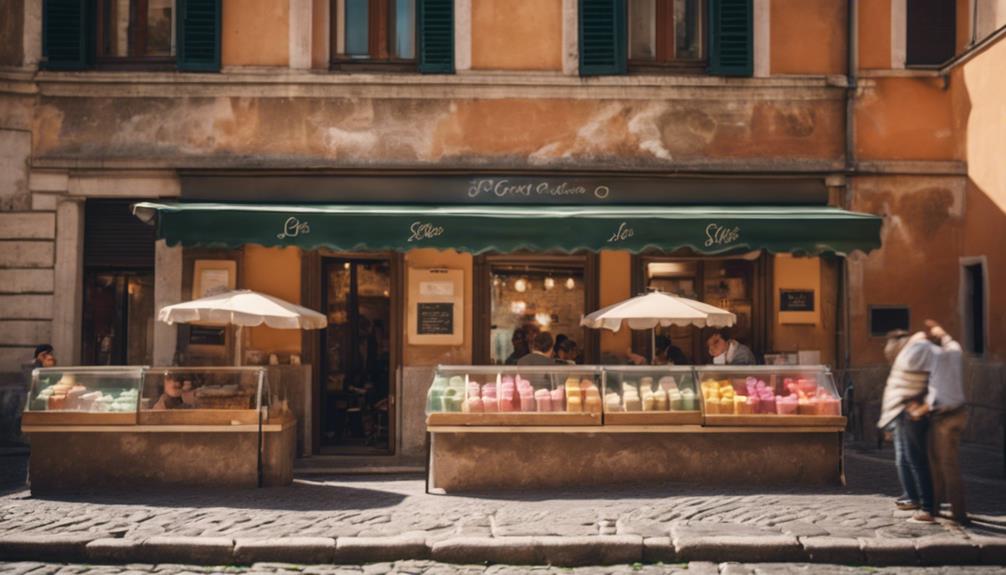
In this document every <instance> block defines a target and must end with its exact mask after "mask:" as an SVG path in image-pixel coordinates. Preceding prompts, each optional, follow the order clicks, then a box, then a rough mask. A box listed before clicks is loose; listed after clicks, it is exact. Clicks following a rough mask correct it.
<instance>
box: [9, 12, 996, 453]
mask: <svg viewBox="0 0 1006 575" xmlns="http://www.w3.org/2000/svg"><path fill="white" fill-rule="evenodd" d="M31 4H33V3H31V2H12V3H7V4H6V5H5V7H4V8H3V9H2V10H4V11H6V12H7V13H6V14H3V15H2V17H0V20H2V21H4V22H7V23H8V24H5V26H6V28H5V35H4V37H3V39H2V40H0V161H2V162H3V164H4V165H6V166H11V167H12V168H11V169H10V170H4V172H5V173H4V174H0V210H2V211H0V222H3V223H2V225H0V230H2V231H0V245H2V247H0V334H2V335H0V337H2V338H5V339H3V340H2V341H0V371H3V372H9V373H15V372H17V371H19V369H20V365H21V364H22V363H23V362H24V360H25V357H26V356H25V353H27V352H29V351H30V349H31V347H32V346H33V345H34V344H35V343H37V342H39V341H52V342H53V343H54V344H56V346H57V349H58V350H60V354H61V357H62V358H63V360H64V362H65V363H76V362H81V361H83V358H82V344H81V337H82V336H81V333H82V330H84V325H83V319H82V318H83V317H84V311H83V310H82V307H83V306H84V304H83V302H82V300H81V297H82V293H83V289H82V287H81V286H82V283H83V282H84V281H85V271H86V270H85V268H86V266H85V265H84V263H82V262H83V260H82V258H83V255H82V254H83V250H84V246H83V237H84V235H85V233H86V230H85V225H86V221H85V217H84V213H85V211H84V210H85V208H84V207H85V205H86V204H87V202H93V201H96V200H110V199H119V200H133V201H141V200H144V199H178V198H179V197H181V198H182V199H184V198H185V195H186V183H185V182H186V180H185V178H186V177H187V176H190V175H193V174H195V175H199V176H206V175H210V176H213V175H216V176H229V175H232V174H236V173H244V174H247V173H252V174H256V173H258V174H263V175H269V174H272V175H275V174H300V175H318V174H322V175H324V176H326V177H332V178H339V177H343V176H367V175H380V174H384V175H387V174H397V175H406V176H407V175H409V174H452V175H457V174H461V175H478V174H487V173H488V174H493V173H503V174H525V173H531V174H537V175H543V176H544V177H551V176H557V175H558V176H562V175H564V174H571V173H573V174H575V173H590V174H602V175H605V176H614V177H627V176H633V175H639V174H644V175H659V176H666V177H676V176H682V175H685V176H694V177H698V178H708V179H724V180H731V181H740V182H741V185H740V186H739V188H740V189H743V182H744V181H745V179H750V180H757V179H759V178H765V177H776V178H810V179H814V180H816V181H818V182H819V183H820V186H821V187H822V188H826V190H827V196H828V203H829V204H830V205H832V206H837V207H843V208H846V209H851V210H855V211H861V212H869V213H873V214H877V215H881V216H883V218H884V225H883V229H882V242H883V245H882V247H881V248H880V249H878V250H875V251H873V252H871V253H869V254H863V253H858V252H857V253H852V254H848V256H847V257H831V256H825V257H821V258H815V262H814V263H813V265H810V266H808V265H806V264H807V262H806V261H801V258H790V257H788V256H784V257H779V256H773V255H769V254H763V255H761V256H757V255H756V256H754V257H760V258H763V259H762V260H761V261H760V263H755V264H751V265H752V266H754V267H753V268H752V269H755V270H756V271H754V272H752V273H753V274H754V275H753V276H752V279H751V282H752V283H759V285H762V286H763V287H762V288H759V289H761V290H763V293H761V295H760V296H757V297H761V298H762V299H763V300H764V303H763V304H757V303H755V304H754V305H753V311H751V310H749V311H748V313H749V315H751V316H752V327H751V333H757V334H758V335H757V336H756V337H757V345H758V347H759V349H758V351H759V352H760V353H770V352H781V353H795V352H797V351H815V352H819V353H820V361H821V362H823V363H827V364H829V365H831V366H832V367H833V369H834V370H835V372H836V374H837V376H838V379H839V381H840V382H841V384H842V386H843V387H848V386H850V385H851V386H854V388H855V399H854V401H855V404H854V407H855V409H856V410H858V412H859V413H860V414H861V415H862V417H860V418H859V419H858V421H859V424H860V425H859V427H858V428H856V429H852V430H850V431H851V432H852V433H854V434H855V435H857V436H863V437H871V436H872V434H873V433H875V430H873V426H872V421H874V420H875V419H876V414H877V410H878V407H877V402H878V399H879V393H880V390H881V388H882V385H883V379H884V377H885V376H886V366H885V365H884V362H883V355H882V348H883V341H884V340H883V337H881V336H879V335H878V333H877V331H876V329H874V328H873V325H872V324H873V322H874V321H877V319H876V317H874V316H873V315H871V314H873V313H874V310H877V309H889V308H898V309H905V310H907V314H908V317H909V318H910V319H909V322H910V327H911V328H913V329H916V328H919V327H921V323H922V321H923V320H924V319H927V318H933V319H937V320H939V321H941V322H942V323H943V324H944V325H946V326H947V328H948V330H949V331H950V332H951V333H953V334H955V335H958V336H959V338H960V339H962V340H964V339H968V337H971V336H965V335H964V334H965V332H966V331H967V330H968V329H972V328H973V325H974V322H975V321H979V322H980V323H981V325H982V326H984V327H983V328H982V329H983V330H984V333H983V334H982V338H981V339H982V341H981V346H980V347H981V349H980V350H979V351H975V352H974V353H971V354H970V356H969V358H968V393H969V402H970V404H971V406H972V418H971V424H970V428H969V431H968V438H969V439H970V440H973V441H980V442H985V443H1001V442H1002V441H1003V417H1004V416H1003V414H1004V407H1006V392H1004V388H1006V370H1004V369H1003V362H1004V361H1006V298H1004V297H1003V294H1004V293H1006V290H1004V286H1006V250H1004V249H1003V248H1004V246H1006V211H1004V210H1006V171H1004V168H1003V165H1004V164H1003V162H1002V158H1003V157H1006V104H1004V103H1003V102H1004V101H1006V99H1004V98H1003V97H1002V94H1004V93H1006V80H1004V78H1003V75H1002V74H1001V70H1004V69H1006V41H1003V40H1001V35H999V36H998V38H1000V39H997V37H996V35H995V34H992V35H989V36H988V38H984V39H983V38H981V37H977V36H976V35H975V34H973V30H972V27H973V26H972V24H971V22H972V21H974V20H975V19H974V18H972V12H971V10H972V8H971V7H970V6H971V5H972V3H970V2H968V1H967V0H958V2H957V7H958V10H957V13H958V18H957V38H956V48H957V50H956V53H957V59H956V60H953V61H951V62H948V63H947V64H946V65H944V66H941V67H935V68H927V69H919V68H912V67H911V66H908V67H906V65H905V63H904V36H905V26H906V24H905V20H906V15H905V10H904V2H901V3H900V4H899V2H897V1H896V0H871V1H870V2H860V3H857V4H858V5H857V7H856V9H855V10H850V7H849V5H848V2H847V0H816V1H814V2H806V1H805V0H753V2H752V6H753V34H754V39H753V51H754V55H753V69H754V73H753V76H752V77H745V78H729V77H718V76H711V75H707V74H705V73H703V72H702V71H698V72H696V71H695V70H691V71H688V72H680V71H674V70H668V71H665V72H653V71H647V72H638V73H631V70H630V73H629V74H626V75H618V76H598V77H590V78H585V77H580V76H579V75H578V73H577V58H578V52H577V49H578V48H577V42H576V32H577V17H578V15H577V2H575V1H572V0H521V1H511V0H456V2H455V3H454V6H455V13H454V26H455V35H454V38H455V40H454V50H455V56H454V62H455V68H456V71H455V73H454V74H450V75H437V76H432V75H421V74H418V73H415V72H400V71H396V72H394V73H385V72H383V71H381V70H361V71H359V72H346V71H344V70H332V69H330V63H331V59H332V53H333V49H332V46H333V45H334V44H333V43H336V42H339V41H340V40H339V39H338V38H339V37H340V36H339V33H337V31H336V30H334V29H333V26H336V27H337V26H338V25H339V24H338V18H332V14H333V11H336V13H338V11H339V10H340V9H344V5H343V4H342V3H341V2H339V1H336V0H332V1H328V0H290V2H269V1H263V0H255V1H253V2H252V1H247V2H246V1H245V0H242V1H241V2H237V1H236V0H223V2H222V14H223V17H222V21H221V31H220V46H221V48H220V55H221V62H220V63H221V70H220V72H218V73H213V74H192V73H179V72H174V71H147V70H139V71H137V70H130V71H124V70H102V69H96V70H88V71H83V72H61V71H51V70H44V69H40V67H39V61H40V60H41V58H42V54H41V49H40V43H41V32H40V30H41V23H40V19H39V14H38V9H37V8H34V7H32V6H31ZM982 5H988V6H991V8H990V9H988V10H986V11H985V12H983V13H982V14H981V17H982V18H983V19H984V20H983V26H985V27H986V28H987V29H992V30H998V29H1000V28H1001V26H1002V25H1004V24H1006V3H1004V2H998V3H995V2H985V3H982ZM899 6H900V8H899ZM850 14H851V15H852V16H853V18H854V21H853V22H851V23H850V21H849V18H850ZM988 19H991V20H992V23H991V24H989V23H988V22H985V20H988ZM15 24H16V25H15ZM850 24H853V25H851V26H850ZM850 31H851V33H850ZM850 39H851V40H852V42H853V44H852V45H850ZM343 41H344V40H343ZM850 62H852V63H853V66H851V67H850ZM473 177H474V176H473ZM333 181H335V180H333ZM228 194H230V196H231V197H234V198H238V199H239V198H240V197H241V196H240V194H241V190H231V191H229V192H228ZM275 200H276V201H282V200H283V198H281V197H277V198H275ZM339 200H340V196H339V192H338V190H335V191H333V192H332V194H331V196H330V197H328V198H327V201H330V202H338V201H339ZM661 201H663V202H666V203H673V198H661ZM750 201H751V203H758V202H759V198H757V197H752V198H751V200H750ZM187 251H188V248H185V249H183V248H180V247H169V246H167V245H165V244H164V243H163V242H160V243H159V244H158V245H157V247H156V255H155V260H156V265H155V269H154V271H153V273H154V275H155V276H156V282H155V289H156V290H157V291H156V292H155V296H154V299H155V301H156V303H157V305H166V304H168V303H173V302H175V301H182V300H185V299H187V298H188V297H190V296H191V295H192V270H191V269H188V267H187V266H191V264H192V261H193V260H194V259H196V258H198V259H229V260H233V261H236V262H237V267H238V269H239V271H238V274H237V284H238V287H244V288H248V289H255V290H258V291H262V292H265V293H269V294H272V295H275V296H278V297H282V298H284V299H287V300H289V301H292V302H295V303H301V304H303V305H309V306H319V305H321V302H322V301H325V300H324V297H323V296H322V295H321V293H322V292H324V291H325V290H326V289H327V288H326V287H324V286H323V285H322V283H320V281H321V280H319V277H318V275H317V274H319V273H327V272H325V271H324V270H326V269H328V268H325V267H324V266H325V265H326V264H325V263H324V262H325V261H326V258H328V259H330V260H332V261H339V262H342V261H344V259H345V258H348V259H345V261H346V262H349V261H350V260H351V259H353V258H362V259H363V260H366V257H367V256H366V254H331V253H325V252H323V251H322V252H321V253H318V252H305V251H302V250H299V249H295V248H288V249H276V248H264V247H261V246H255V245H249V246H246V247H244V248H243V249H240V250H237V251H234V250H227V251H223V250H221V251H220V253H218V254H216V255H214V254H213V251H212V250H211V249H210V248H199V251H198V252H192V253H185V252H187ZM193 254H195V255H193ZM589 257H591V258H595V260H594V262H595V263H593V264H590V265H594V266H596V273H595V274H594V276H593V277H595V278H596V285H594V286H592V287H591V288H589V291H591V292H593V293H594V294H595V295H594V298H595V303H596V304H597V305H599V306H605V305H609V304H611V303H615V302H617V301H620V300H622V299H625V298H628V297H630V296H632V295H634V292H636V291H639V290H640V289H643V288H644V287H645V286H643V285H640V281H641V280H640V279H639V278H640V277H642V272H641V271H640V270H641V268H640V266H641V265H643V263H642V260H641V258H640V257H639V256H637V255H633V254H630V253H628V252H620V251H610V252H608V251H602V252H600V253H599V254H597V255H593V254H592V255H590V256H589ZM340 258H343V259H340ZM388 258H389V260H388V261H391V262H392V263H391V265H392V266H394V268H395V269H396V270H397V271H395V272H393V273H392V274H391V276H392V277H393V278H397V279H393V281H392V284H393V285H392V286H391V288H390V290H389V291H390V293H391V295H390V296H389V297H390V299H391V300H392V303H391V306H390V308H389V309H390V313H391V314H392V315H395V319H394V320H392V321H391V325H395V326H399V327H400V326H402V325H404V317H405V315H404V314H406V311H405V310H407V309H409V302H408V301H407V299H408V297H407V290H406V289H405V288H404V286H405V283H406V282H407V278H408V274H409V273H410V271H411V270H419V269H428V268H441V267H442V268H450V269H460V270H462V271H463V272H464V277H465V280H464V281H465V283H464V294H463V306H464V317H465V318H466V321H465V325H464V327H463V330H462V331H463V343H461V344H459V345H450V346H420V345H411V344H410V343H409V342H408V339H407V338H405V337H404V336H403V335H399V336H397V337H393V338H391V341H392V342H394V341H397V343H392V345H396V346H397V348H396V349H395V350H394V351H393V352H392V353H391V357H392V358H393V365H392V366H391V369H390V371H391V372H392V374H391V377H392V378H393V381H392V394H395V395H396V397H397V400H396V402H395V407H394V410H393V412H392V413H393V417H394V418H395V419H396V425H395V427H394V428H395V430H396V431H395V433H397V437H395V438H393V441H392V444H393V449H391V452H393V453H395V454H396V456H398V457H404V458H408V457H415V456H417V455H419V454H421V452H422V441H423V437H422V418H423V413H422V405H423V401H424V399H423V396H424V390H425V385H427V384H428V381H429V378H430V376H431V373H432V369H433V367H434V366H436V365H438V364H466V363H478V362H480V361H485V358H486V355H485V353H486V351H485V347H486V345H487V344H486V343H485V341H482V340H487V338H488V335H487V334H486V333H482V332H480V329H481V328H480V326H482V325H484V323H479V321H477V320H476V319H475V318H477V317H478V316H479V314H480V313H481V312H480V310H481V309H482V307H484V306H485V305H486V304H485V303H484V302H485V301H486V300H485V297H483V296H485V294H484V293H482V292H480V291H479V290H480V289H484V286H483V283H482V282H481V280H480V279H479V278H480V277H489V276H488V275H484V276H482V275H480V274H484V273H488V272H485V271H484V268H485V266H487V265H491V264H490V263H487V260H485V259H484V258H480V257H478V256H473V255H471V254H466V253H458V252H454V251H450V250H448V251H437V250H428V249H418V250H412V251H409V252H406V253H404V254H389V255H388ZM368 261H369V260H368ZM312 262H314V263H312ZM318 262H321V263H318ZM347 265H348V263H347ZM318 266H320V267H318ZM969 266H970V267H969ZM974 266H978V267H974ZM347 269H349V268H348V267H347ZM312 270H314V271H312ZM318 270H321V271H318ZM23 272H24V273H23ZM361 273H362V272H361ZM968 274H972V275H968ZM975 274H977V275H975ZM588 275H589V274H588ZM974 278H980V279H979V281H981V282H984V283H983V285H982V286H981V287H982V289H980V290H979V291H978V293H980V294H982V295H981V297H982V298H984V299H983V301H982V303H981V306H979V307H980V308H981V314H983V315H981V317H980V318H978V319H976V317H977V316H975V314H974V313H973V312H974V303H973V302H970V303H969V301H968V298H969V297H971V296H970V295H969V294H973V293H974V289H973V286H972V289H971V291H968V290H967V289H966V287H967V285H970V284H968V283H967V282H970V281H974ZM396 281H397V282H399V283H398V285H394V282H396ZM786 282H789V283H791V284H793V286H792V287H801V288H805V289H812V290H815V292H816V293H818V294H819V299H818V301H819V312H820V315H819V317H818V318H817V320H816V321H814V322H810V323H802V324H790V323H784V322H782V321H781V320H780V317H779V314H778V312H777V311H776V310H777V309H778V305H777V301H776V299H773V298H774V296H777V295H778V294H776V293H775V292H776V291H777V288H779V287H785V286H781V284H782V283H786ZM329 287H330V286H329ZM333 293H334V292H333ZM480 294H481V295H480ZM588 299H589V298H588ZM480 302H482V303H480ZM480 306H481V307H480ZM969 306H970V307H969ZM759 310H760V312H759ZM586 311H592V310H586ZM396 314H397V315H396ZM878 317H879V316H878ZM150 329H151V330H152V333H153V336H152V337H153V340H152V341H153V344H152V351H151V354H152V357H151V358H150V359H151V361H152V362H154V363H155V364H156V363H165V362H171V361H173V360H174V359H175V358H176V356H177V353H178V352H179V351H181V350H184V348H185V345H184V342H183V341H182V339H183V337H182V336H180V335H179V332H178V331H177V329H175V328H169V327H167V326H153V327H151V328H150ZM318 337H319V336H318V335H317V334H313V335H312V334H301V333H297V332H281V331H277V330H272V329H270V328H267V327H258V328H254V329H252V330H249V333H248V334H247V340H246V341H245V345H246V347H249V348H252V349H256V350H260V351H262V352H264V353H265V355H268V354H270V353H275V354H278V355H280V356H281V358H286V357H288V356H289V355H301V356H303V358H304V360H305V361H306V362H313V363H314V365H315V368H316V373H315V376H314V377H315V378H316V382H317V383H316V385H318V386H324V385H325V383H324V381H322V379H323V375H322V374H320V369H319V367H320V366H319V362H322V361H323V357H322V356H323V352H322V351H320V344H319V341H318V339H317V338H318ZM591 337H594V338H595V339H588V341H585V342H584V345H585V346H589V347H591V350H590V354H591V356H592V357H594V358H595V359H597V360H600V359H601V358H602V357H603V356H605V354H609V355H611V356H619V355H624V353H625V351H626V350H627V349H628V348H630V347H633V346H634V345H638V341H637V340H634V339H633V338H632V336H631V334H629V333H626V332H620V333H602V334H599V335H597V336H591ZM752 337H755V336H752ZM972 339H973V338H972ZM480 341H481V343H480ZM968 344H969V345H971V346H972V348H971V349H972V350H973V351H974V349H975V348H974V346H975V345H976V342H975V341H971V340H969V341H968ZM696 349H697V350H698V351H699V352H701V345H699V346H697V347H696ZM223 353H227V352H226V351H225V352H223ZM29 355H30V354H29ZM226 359H227V358H224V357H223V356H221V361H224V360H226ZM696 360H697V361H705V358H696ZM318 409H323V408H321V407H319V408H318Z"/></svg>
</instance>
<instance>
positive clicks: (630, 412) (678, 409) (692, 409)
mask: <svg viewBox="0 0 1006 575" xmlns="http://www.w3.org/2000/svg"><path fill="white" fill-rule="evenodd" d="M701 423H702V412H701V410H700V408H699V398H698V391H697V389H696V385H695V377H694V373H693V371H692V368H691V367H688V366H606V367H604V424H605V425H700V424H701Z"/></svg>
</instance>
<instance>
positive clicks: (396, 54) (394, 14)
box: [332, 0, 416, 64]
mask: <svg viewBox="0 0 1006 575" xmlns="http://www.w3.org/2000/svg"><path fill="white" fill-rule="evenodd" d="M332 25H333V28H332V29H333V30H335V34H334V36H333V42H332V46H333V51H332V61H333V62H334V63H336V64H343V63H346V62H351V61H364V62H383V63H395V62H399V63H408V62H411V61H413V60H414V59H415V57H416V0H334V1H333V2H332Z"/></svg>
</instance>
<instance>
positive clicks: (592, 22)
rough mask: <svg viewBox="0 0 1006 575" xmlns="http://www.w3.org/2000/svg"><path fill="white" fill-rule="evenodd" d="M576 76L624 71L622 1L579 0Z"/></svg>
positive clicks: (623, 16)
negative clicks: (578, 56)
mask: <svg viewBox="0 0 1006 575" xmlns="http://www.w3.org/2000/svg"><path fill="white" fill-rule="evenodd" d="M579 36H580V75H581V76H601V75H607V74H624V73H625V68H626V55H625V53H626V50H627V47H628V40H627V38H628V33H627V31H626V9H625V0H580V34H579Z"/></svg>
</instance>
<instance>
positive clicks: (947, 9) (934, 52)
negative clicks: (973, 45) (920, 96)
mask: <svg viewBox="0 0 1006 575" xmlns="http://www.w3.org/2000/svg"><path fill="white" fill-rule="evenodd" d="M906 8H907V11H906V19H907V23H906V30H905V32H906V38H905V40H906V46H905V48H906V51H905V52H906V53H905V65H907V66H939V65H940V64H943V63H944V62H946V61H947V60H950V59H951V58H953V57H954V52H955V44H956V36H957V24H956V14H957V12H956V2H948V1H947V0H911V1H910V2H908V5H907V7H906Z"/></svg>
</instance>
